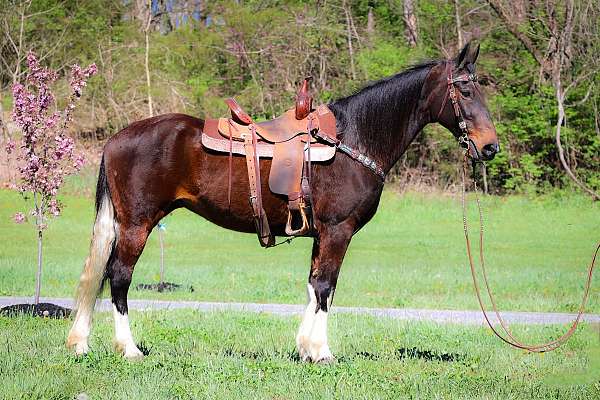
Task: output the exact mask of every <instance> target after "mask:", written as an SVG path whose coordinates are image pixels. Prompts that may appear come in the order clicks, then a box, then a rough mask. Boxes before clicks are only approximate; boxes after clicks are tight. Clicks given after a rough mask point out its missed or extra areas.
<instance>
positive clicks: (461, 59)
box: [455, 41, 479, 69]
mask: <svg viewBox="0 0 600 400" xmlns="http://www.w3.org/2000/svg"><path fill="white" fill-rule="evenodd" d="M478 56H479V43H474V42H472V41H471V42H468V43H467V44H466V45H465V47H463V49H462V50H461V51H460V54H459V55H458V56H457V57H456V59H455V62H456V65H457V66H458V69H461V68H464V67H465V66H466V65H469V64H472V65H475V62H476V61H477V57H478Z"/></svg>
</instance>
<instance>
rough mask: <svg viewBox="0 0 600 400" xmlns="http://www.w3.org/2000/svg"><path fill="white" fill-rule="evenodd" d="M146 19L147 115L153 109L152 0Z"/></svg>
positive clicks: (150, 114)
mask: <svg viewBox="0 0 600 400" xmlns="http://www.w3.org/2000/svg"><path fill="white" fill-rule="evenodd" d="M147 4H148V21H147V23H146V29H144V36H145V38H146V54H145V56H146V57H145V62H144V67H145V69H146V86H147V90H148V116H149V117H152V116H153V115H154V109H153V108H152V85H151V82H150V25H151V24H152V10H151V7H152V0H148V3H147Z"/></svg>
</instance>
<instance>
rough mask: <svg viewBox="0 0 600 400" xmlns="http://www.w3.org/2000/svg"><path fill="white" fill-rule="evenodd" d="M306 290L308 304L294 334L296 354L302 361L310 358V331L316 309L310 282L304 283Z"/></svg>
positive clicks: (315, 298) (313, 291) (315, 300)
mask: <svg viewBox="0 0 600 400" xmlns="http://www.w3.org/2000/svg"><path fill="white" fill-rule="evenodd" d="M306 290H307V295H308V305H307V306H306V310H305V311H304V317H303V318H302V323H301V324H300V329H298V335H296V349H297V350H298V354H299V355H300V359H301V360H302V361H307V360H308V359H309V358H310V353H309V341H310V333H311V331H312V327H313V323H314V320H315V310H316V309H317V297H316V296H315V290H314V289H313V287H312V285H311V284H310V283H309V284H307V285H306Z"/></svg>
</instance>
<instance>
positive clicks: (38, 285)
mask: <svg viewBox="0 0 600 400" xmlns="http://www.w3.org/2000/svg"><path fill="white" fill-rule="evenodd" d="M41 290H42V231H41V229H40V230H38V265H37V272H36V274H35V299H34V303H35V304H39V303H40V292H41Z"/></svg>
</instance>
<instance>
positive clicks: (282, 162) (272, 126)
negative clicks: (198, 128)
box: [202, 78, 337, 247]
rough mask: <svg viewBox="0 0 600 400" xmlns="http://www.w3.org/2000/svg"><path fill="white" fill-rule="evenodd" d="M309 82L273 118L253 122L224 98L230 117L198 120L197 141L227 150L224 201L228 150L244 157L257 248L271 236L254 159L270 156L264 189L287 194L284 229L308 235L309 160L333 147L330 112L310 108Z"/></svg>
mask: <svg viewBox="0 0 600 400" xmlns="http://www.w3.org/2000/svg"><path fill="white" fill-rule="evenodd" d="M309 82H310V78H306V79H305V80H304V83H303V84H302V87H301V89H300V91H299V92H298V96H297V97H296V106H295V108H292V109H290V110H288V111H286V112H285V113H283V114H282V115H281V116H279V117H277V118H275V119H272V120H269V121H265V122H258V123H256V122H254V121H253V120H252V118H250V116H249V115H248V114H247V113H246V112H244V110H243V109H242V108H241V107H240V105H239V104H238V103H237V102H236V101H235V100H234V99H232V98H230V99H226V100H225V103H227V105H228V106H229V109H230V110H231V118H218V119H208V120H206V121H205V124H204V132H203V133H202V144H203V145H204V146H205V147H207V148H209V149H211V150H214V151H217V152H222V153H227V154H228V155H229V183H228V187H229V189H228V201H229V202H231V184H232V183H231V177H232V173H231V172H232V171H231V168H232V158H233V154H240V155H244V156H246V166H247V169H248V180H249V183H250V185H249V186H250V205H251V206H252V213H253V216H254V223H255V225H256V231H257V234H258V240H259V242H260V244H261V246H263V247H271V246H273V245H274V244H275V238H274V237H273V235H272V234H271V230H270V228H269V221H268V219H267V215H266V213H265V210H264V209H263V206H262V193H261V185H260V182H261V180H260V167H259V166H260V164H259V163H260V158H261V157H262V158H271V159H272V163H271V169H270V171H269V189H270V190H271V191H272V192H273V193H277V194H282V195H285V196H287V199H288V218H287V224H286V227H285V233H286V234H287V235H289V236H306V235H310V234H311V232H312V224H313V223H312V208H311V193H310V174H311V163H312V162H318V161H327V160H330V159H331V158H333V156H334V155H335V152H336V147H335V146H333V145H332V144H333V143H335V142H337V133H336V125H335V116H334V115H333V113H332V112H331V110H329V108H328V107H327V106H326V105H320V106H318V107H317V108H316V109H313V108H312V97H311V96H310V95H309V93H308V86H309ZM317 137H318V138H319V139H320V140H317Z"/></svg>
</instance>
